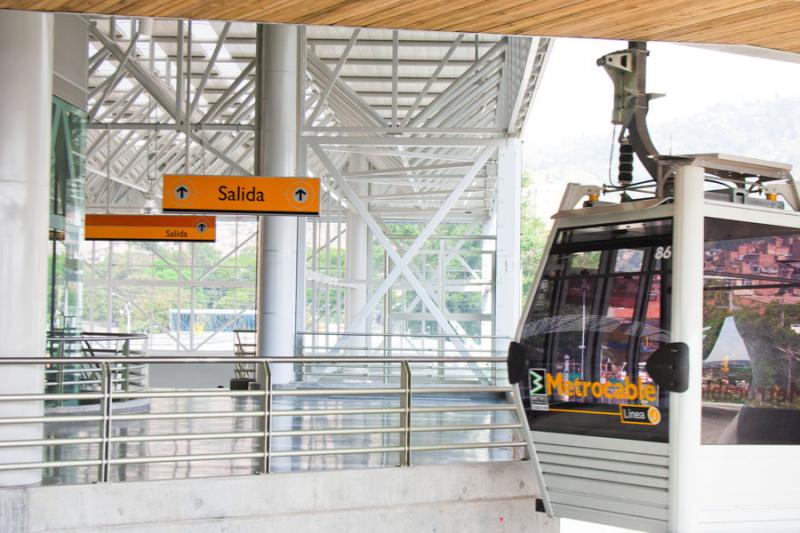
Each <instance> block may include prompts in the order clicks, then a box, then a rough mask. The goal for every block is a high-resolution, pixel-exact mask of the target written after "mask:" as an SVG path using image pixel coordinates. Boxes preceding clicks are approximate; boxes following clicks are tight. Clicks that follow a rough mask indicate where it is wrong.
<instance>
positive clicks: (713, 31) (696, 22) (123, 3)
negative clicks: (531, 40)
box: [0, 0, 800, 52]
mask: <svg viewBox="0 0 800 533" xmlns="http://www.w3.org/2000/svg"><path fill="white" fill-rule="evenodd" d="M0 8H5V9H26V10H37V11H62V12H81V13H95V14H119V15H128V16H143V17H164V18H191V19H197V20H238V21H252V22H280V23H289V24H312V25H336V26H353V27H370V28H395V29H416V30H435V31H455V32H466V33H502V34H520V35H542V36H559V37H595V38H607V39H624V40H647V41H678V42H694V43H716V44H746V45H755V46H761V47H765V48H773V49H777V50H784V51H787V52H800V31H798V27H800V1H798V0H628V1H620V0H566V1H565V0H560V1H558V0H346V1H342V0H339V1H334V0H277V1H269V0H261V1H258V0H80V1H78V0H0Z"/></svg>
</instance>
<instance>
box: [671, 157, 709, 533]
mask: <svg viewBox="0 0 800 533" xmlns="http://www.w3.org/2000/svg"><path fill="white" fill-rule="evenodd" d="M704 175H705V172H704V169H703V168H702V167H694V166H685V167H680V168H679V169H678V171H677V172H676V175H675V219H674V222H673V233H672V304H671V307H672V309H673V312H672V323H671V325H672V332H671V340H672V342H685V343H686V345H687V346H688V347H689V390H687V391H686V392H681V393H677V392H671V393H669V448H670V450H669V452H670V453H669V530H670V531H681V532H683V531H686V532H687V533H690V532H692V531H697V530H698V524H697V518H698V516H697V501H698V496H699V495H698V493H697V490H698V485H699V483H698V482H699V477H698V473H699V472H700V457H699V455H700V421H701V416H702V407H701V401H702V397H701V396H702V395H701V390H700V389H701V385H702V383H701V375H702V372H703V360H702V357H700V354H702V353H703V332H702V331H701V328H700V327H699V325H701V324H702V323H703V248H704V245H703V201H704V195H703V185H704Z"/></svg>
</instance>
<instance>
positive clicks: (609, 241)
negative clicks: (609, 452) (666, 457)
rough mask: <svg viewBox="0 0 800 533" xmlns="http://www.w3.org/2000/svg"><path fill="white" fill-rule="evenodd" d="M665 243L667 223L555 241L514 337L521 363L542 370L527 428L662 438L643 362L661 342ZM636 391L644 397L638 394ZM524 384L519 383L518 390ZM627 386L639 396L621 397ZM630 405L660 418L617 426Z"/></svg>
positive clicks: (660, 402)
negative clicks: (541, 394)
mask: <svg viewBox="0 0 800 533" xmlns="http://www.w3.org/2000/svg"><path fill="white" fill-rule="evenodd" d="M671 241H672V231H671V223H670V221H669V220H656V221H647V222H635V223H626V224H615V225H607V226H595V227H591V228H577V229H565V230H561V231H560V232H559V233H558V234H557V235H556V239H555V244H554V246H553V247H552V249H551V250H550V255H549V256H548V258H547V261H546V263H545V266H544V270H543V272H542V277H541V279H540V281H539V285H538V287H537V290H536V294H535V296H534V299H533V302H532V304H531V308H530V310H529V312H528V316H527V317H526V321H525V325H524V327H523V331H522V335H521V339H520V342H521V343H522V344H523V345H524V346H525V347H526V348H527V350H528V359H529V367H530V368H532V369H542V370H543V371H544V373H545V392H546V394H547V402H546V406H545V405H544V402H542V403H541V406H542V407H546V410H544V409H542V410H538V409H537V410H532V411H530V412H529V419H530V420H531V423H532V424H533V426H532V427H535V428H536V429H537V430H542V431H560V432H569V433H583V434H590V435H598V436H608V437H626V438H634V439H645V440H662V441H663V440H666V432H667V430H666V426H667V424H666V416H665V415H666V407H667V405H666V401H667V396H666V393H660V391H658V389H657V387H656V386H655V384H654V382H653V380H652V379H651V378H650V376H649V375H648V374H647V372H646V370H645V364H646V362H647V360H648V358H649V357H650V354H652V353H653V352H654V351H655V350H656V349H657V348H658V347H659V346H660V345H661V343H662V342H668V341H669V333H668V331H669V324H668V318H669V312H668V306H669V299H668V298H665V297H664V293H663V291H662V290H661V287H662V283H664V280H666V279H668V276H669V268H670V261H669V258H670V257H671V253H670V252H669V250H670V246H671V244H672V242H671ZM554 380H560V381H559V382H560V383H569V384H570V386H564V387H558V386H556V385H554V383H555V381H554ZM587 383H588V385H587ZM548 384H549V385H548ZM592 384H598V385H597V386H596V387H595V388H594V389H592V387H593V385H592ZM643 387H644V389H647V390H648V391H651V394H648V395H646V397H643V396H644V395H643V394H641V391H643V390H644V389H643ZM529 388H530V386H529V384H524V386H523V394H528V392H529ZM630 388H633V389H635V390H636V391H639V394H638V396H637V397H635V398H634V399H631V396H630V394H629V393H626V392H625V391H626V390H629V389H630ZM593 390H594V392H592V391H593ZM598 391H601V393H600V394H597V392H598ZM527 399H528V400H530V396H528V397H527ZM628 404H639V405H648V406H653V407H657V408H659V409H660V410H661V414H662V419H663V420H664V422H662V423H661V424H660V425H657V426H646V425H640V426H629V425H627V424H621V423H620V407H619V406H620V405H628ZM593 415H601V416H593Z"/></svg>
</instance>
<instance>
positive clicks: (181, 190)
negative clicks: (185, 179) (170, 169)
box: [175, 185, 189, 200]
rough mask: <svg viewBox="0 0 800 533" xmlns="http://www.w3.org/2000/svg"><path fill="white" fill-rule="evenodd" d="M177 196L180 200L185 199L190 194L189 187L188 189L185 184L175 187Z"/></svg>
mask: <svg viewBox="0 0 800 533" xmlns="http://www.w3.org/2000/svg"><path fill="white" fill-rule="evenodd" d="M175 196H177V197H178V199H179V200H183V199H184V198H186V197H187V196H189V189H187V188H186V186H185V185H180V186H178V188H177V189H175Z"/></svg>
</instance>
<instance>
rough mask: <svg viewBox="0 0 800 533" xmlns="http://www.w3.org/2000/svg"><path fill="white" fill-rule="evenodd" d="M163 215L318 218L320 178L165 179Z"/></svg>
mask: <svg viewBox="0 0 800 533" xmlns="http://www.w3.org/2000/svg"><path fill="white" fill-rule="evenodd" d="M163 209H164V211H175V212H182V213H255V214H259V215H318V214H319V178H274V177H258V176H191V175H171V174H167V175H165V176H164V193H163Z"/></svg>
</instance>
